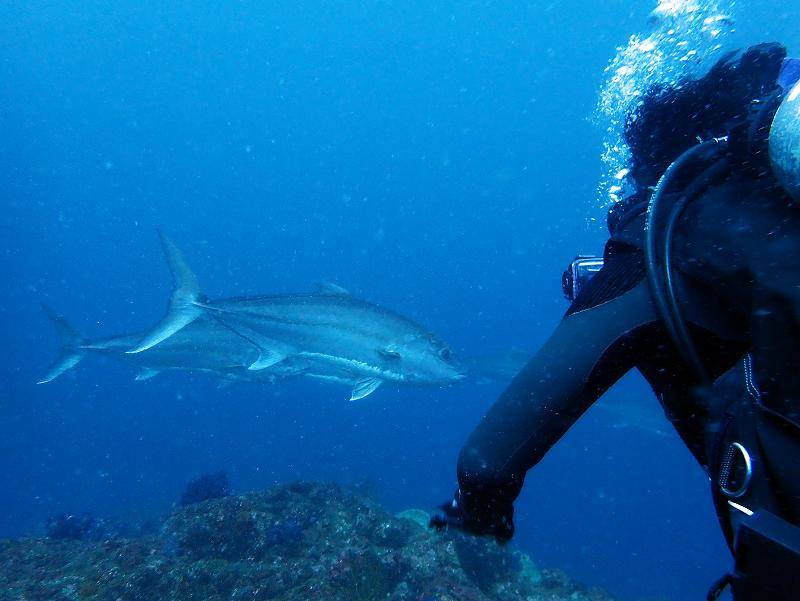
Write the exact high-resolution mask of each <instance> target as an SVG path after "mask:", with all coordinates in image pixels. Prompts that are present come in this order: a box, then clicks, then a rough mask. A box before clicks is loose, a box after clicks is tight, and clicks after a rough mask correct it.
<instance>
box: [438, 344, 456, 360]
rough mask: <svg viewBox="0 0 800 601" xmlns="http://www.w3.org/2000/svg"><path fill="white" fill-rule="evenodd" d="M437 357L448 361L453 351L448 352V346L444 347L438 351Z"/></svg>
mask: <svg viewBox="0 0 800 601" xmlns="http://www.w3.org/2000/svg"><path fill="white" fill-rule="evenodd" d="M439 357H441V358H442V359H444V360H445V361H449V360H450V359H451V358H452V357H453V353H451V352H450V349H449V348H447V347H445V348H443V349H441V350H440V351H439Z"/></svg>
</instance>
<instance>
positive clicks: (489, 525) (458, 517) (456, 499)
mask: <svg viewBox="0 0 800 601" xmlns="http://www.w3.org/2000/svg"><path fill="white" fill-rule="evenodd" d="M439 510H440V512H439V513H435V514H434V515H433V517H431V520H430V522H429V523H428V526H430V527H431V528H435V529H436V530H438V531H442V530H447V529H448V528H455V529H456V530H461V531H462V532H467V533H469V534H475V535H485V534H488V535H491V536H494V538H495V539H496V540H497V542H498V543H507V542H508V541H509V540H511V537H512V536H514V522H513V519H512V518H513V514H514V510H513V507H512V508H509V509H508V511H506V512H504V513H503V514H502V515H501V514H486V515H482V516H480V517H479V516H477V515H472V514H471V513H469V512H467V511H466V510H465V507H464V503H463V502H462V498H461V491H460V490H457V491H456V494H455V495H453V500H452V501H448V502H447V503H444V504H443V505H441V506H440V507H439Z"/></svg>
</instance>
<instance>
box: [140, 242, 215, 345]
mask: <svg viewBox="0 0 800 601" xmlns="http://www.w3.org/2000/svg"><path fill="white" fill-rule="evenodd" d="M158 235H159V236H160V237H161V247H162V248H163V250H164V255H165V257H166V259H167V264H168V265H169V270H170V272H171V273H172V296H171V297H170V299H169V306H168V307H167V314H166V315H165V316H164V318H163V319H162V320H161V321H160V322H159V323H158V324H157V325H156V326H155V327H154V328H153V329H152V330H150V331H149V332H148V333H147V334H145V336H144V338H142V340H141V341H140V342H139V344H138V345H136V346H135V347H134V348H132V349H130V350H129V351H126V352H128V353H141V352H142V351H146V350H147V349H149V348H152V347H154V346H155V345H157V344H158V343H159V342H163V341H164V340H166V339H167V338H169V337H170V336H172V335H173V334H174V333H175V332H177V331H179V330H181V329H182V328H184V327H185V326H187V325H189V324H190V323H192V322H193V321H194V320H195V319H197V318H198V317H200V315H202V314H203V311H204V309H203V308H202V307H199V306H198V305H197V303H198V302H202V300H203V298H204V297H203V292H202V291H201V290H200V284H199V283H198V282H197V276H195V275H194V273H192V270H191V269H189V265H188V264H187V263H186V261H185V260H184V258H183V255H181V251H180V250H178V247H177V246H175V243H174V242H173V241H172V240H170V239H169V238H167V237H166V236H165V235H164V234H163V233H162V232H161V231H159V232H158Z"/></svg>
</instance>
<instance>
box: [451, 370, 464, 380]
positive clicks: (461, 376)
mask: <svg viewBox="0 0 800 601" xmlns="http://www.w3.org/2000/svg"><path fill="white" fill-rule="evenodd" d="M466 377H467V372H465V371H459V372H457V373H456V374H455V375H454V376H453V380H463V379H464V378H466Z"/></svg>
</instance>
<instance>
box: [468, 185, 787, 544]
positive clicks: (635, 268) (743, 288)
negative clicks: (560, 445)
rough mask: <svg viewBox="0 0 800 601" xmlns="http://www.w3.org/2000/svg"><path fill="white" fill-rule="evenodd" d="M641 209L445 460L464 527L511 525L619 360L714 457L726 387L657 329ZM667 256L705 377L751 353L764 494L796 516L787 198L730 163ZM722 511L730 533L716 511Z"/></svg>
mask: <svg viewBox="0 0 800 601" xmlns="http://www.w3.org/2000/svg"><path fill="white" fill-rule="evenodd" d="M644 220H645V215H644V209H643V208H641V207H640V209H639V210H638V211H637V210H636V209H634V210H633V213H632V214H628V215H627V216H626V217H625V219H624V220H623V223H622V224H621V226H620V227H618V228H617V229H616V230H615V231H614V233H613V235H612V237H611V239H610V240H609V242H608V243H607V245H606V250H605V265H604V267H603V268H602V269H601V270H600V272H599V273H598V274H597V275H596V276H595V277H594V279H592V280H591V281H590V282H589V284H588V286H587V287H586V288H585V289H584V290H583V291H582V292H581V294H580V295H579V296H578V298H577V299H576V300H575V301H574V303H573V304H572V306H571V307H570V309H569V311H568V312H567V315H566V316H565V317H564V319H563V320H562V321H561V323H560V324H559V326H558V327H557V328H556V330H555V332H554V333H553V334H552V336H551V337H550V338H549V339H548V341H547V342H546V343H545V344H544V346H543V347H542V348H541V349H540V350H539V351H538V352H537V353H536V355H535V356H534V357H533V358H532V359H531V360H530V362H529V363H528V364H527V365H526V366H525V368H524V369H523V370H522V371H521V372H520V373H519V374H518V375H517V376H516V377H515V378H514V380H513V381H512V382H511V384H510V385H509V387H508V388H507V389H506V390H505V392H504V393H503V394H502V395H501V397H500V398H499V399H498V400H497V401H496V403H495V404H494V405H493V406H492V407H491V409H490V410H489V412H488V413H487V415H486V416H485V417H484V418H483V420H482V421H481V422H480V424H479V425H478V427H477V428H476V429H475V430H474V432H472V434H471V435H470V436H469V439H468V441H467V442H466V444H465V446H464V447H463V449H462V450H461V453H460V455H459V461H458V482H459V497H460V498H459V501H458V502H459V504H460V505H461V510H462V511H463V514H464V516H465V523H466V525H467V529H470V527H471V529H472V530H473V531H476V532H480V531H485V532H486V531H488V532H493V533H495V534H496V535H497V532H498V531H497V529H494V530H493V527H494V526H493V525H496V524H497V523H498V521H501V522H505V523H509V524H510V522H511V516H512V514H513V506H512V502H513V501H514V499H515V498H516V497H517V495H518V494H519V492H520V489H521V488H522V484H523V480H524V478H525V474H526V472H527V471H528V470H529V469H531V468H532V467H533V466H535V465H536V464H537V463H538V462H539V460H541V459H542V457H543V456H544V455H545V453H547V451H548V450H549V449H550V447H551V446H553V444H555V443H556V441H558V440H559V439H560V438H561V436H562V435H563V434H564V433H565V432H566V431H567V430H568V429H569V428H570V426H572V424H573V423H575V421H576V420H577V419H578V418H579V417H580V416H581V415H582V414H583V413H584V412H585V411H586V410H587V409H588V408H589V407H590V406H591V405H592V404H593V403H594V402H595V401H596V400H597V399H598V398H599V397H600V396H601V395H602V394H603V393H604V392H605V391H606V390H607V389H608V388H609V387H610V386H611V385H612V384H614V383H615V382H616V381H617V380H618V379H619V378H620V377H621V376H622V375H624V374H625V373H626V372H627V371H629V370H630V369H632V368H637V369H639V371H640V372H641V373H642V375H643V376H644V377H645V378H646V379H647V381H648V382H649V383H650V385H651V386H652V388H653V391H654V392H655V394H656V397H657V398H658V399H659V401H660V403H661V405H662V407H663V408H664V411H665V414H666V416H667V418H668V419H669V420H670V421H671V422H672V424H673V425H674V426H675V428H676V430H677V431H678V433H679V434H680V436H681V438H682V439H683V441H684V442H685V443H686V445H687V446H688V447H689V449H690V450H691V451H692V453H693V455H694V456H695V457H696V458H697V460H698V461H699V462H700V463H701V464H702V465H703V466H704V467H705V468H706V469H707V470H708V471H709V473H710V474H713V473H714V472H715V470H716V469H717V468H718V462H719V457H717V456H716V454H717V451H715V448H714V444H713V440H712V444H709V431H713V430H714V428H713V427H712V426H714V425H717V429H718V428H719V427H721V426H719V424H720V423H722V422H724V420H725V418H726V411H728V410H729V405H730V403H731V400H730V395H728V397H726V396H725V395H724V394H721V393H720V394H717V393H716V391H713V389H712V392H713V393H709V391H708V390H705V389H702V388H698V381H697V380H696V378H695V375H694V373H693V372H692V370H691V369H690V368H689V366H688V365H687V363H686V362H685V361H684V358H683V357H682V356H681V354H680V353H679V352H678V350H677V349H676V347H675V346H674V344H673V342H672V340H671V339H670V337H669V336H668V335H667V333H666V331H665V329H664V325H663V323H662V321H661V319H660V318H659V314H658V313H657V311H656V309H655V306H654V303H653V297H652V295H651V292H650V290H649V288H648V285H647V281H646V278H645V262H644V257H643V250H642V248H643V246H642V242H643V236H644V234H643V232H644ZM674 265H675V268H676V272H677V275H676V278H677V280H678V281H677V283H676V284H677V288H678V299H679V303H680V308H681V311H682V314H683V317H684V318H685V320H686V322H687V323H688V325H689V330H690V333H691V336H692V339H693V341H694V344H695V346H696V348H697V350H698V353H699V355H700V357H701V358H702V360H703V363H704V367H705V369H706V370H707V371H708V373H709V375H710V376H711V377H712V378H713V379H716V378H718V377H719V376H720V375H722V374H723V373H724V372H726V371H727V370H730V369H731V368H733V367H734V366H736V364H737V363H738V362H740V361H741V359H742V358H743V356H745V354H747V353H750V355H751V356H752V363H753V365H754V371H755V379H756V381H757V382H758V385H759V388H760V392H761V403H762V405H763V411H762V412H760V413H764V414H766V417H764V416H762V417H760V418H759V419H760V420H761V421H764V422H765V423H766V425H763V426H761V427H762V430H776V431H777V437H776V436H772V435H771V436H770V437H768V438H769V440H768V441H767V442H764V441H763V440H762V441H760V442H761V445H762V447H769V445H770V444H774V445H775V447H776V448H774V449H770V448H763V449H762V450H763V452H764V457H765V459H764V464H765V470H766V471H767V472H768V474H767V476H768V478H769V479H770V488H772V489H773V492H774V491H777V494H776V495H775V496H776V497H777V500H775V499H772V500H771V501H769V502H767V501H764V503H766V504H767V506H768V507H769V508H770V509H771V510H773V511H776V512H777V513H778V514H779V515H781V516H782V517H783V519H785V520H788V521H789V522H791V523H793V524H795V525H800V429H799V428H798V425H800V415H798V411H799V410H800V207H798V206H796V205H794V204H792V203H791V202H790V200H789V198H788V197H787V196H786V195H785V193H784V192H783V190H782V189H780V188H779V187H778V186H777V184H776V183H775V181H774V180H773V179H772V178H771V177H754V176H753V175H752V174H749V173H737V172H736V170H732V171H731V172H730V173H729V174H728V176H727V177H726V178H725V180H724V181H723V182H722V183H720V184H717V185H714V186H713V187H711V188H709V189H708V190H706V191H705V192H704V193H703V194H701V195H700V196H699V197H697V198H695V199H694V200H693V201H692V202H691V203H690V204H689V205H688V207H687V208H686V210H685V211H684V213H683V215H682V217H681V220H680V222H679V223H678V225H677V228H676V231H675V237H674ZM736 381H737V382H739V381H741V380H736ZM772 413H774V414H775V415H779V416H780V417H779V418H778V419H777V422H778V423H777V425H776V423H773V422H775V421H776V420H773V419H772V417H770V415H771V414H772ZM767 422H769V423H767ZM771 434H774V433H771ZM778 439H780V440H778ZM772 440H774V441H775V442H774V443H772V442H770V441H772ZM754 502H759V501H754ZM721 511H724V510H721ZM721 520H722V521H723V527H724V528H725V530H726V534H727V535H728V537H729V542H730V543H731V544H733V541H732V531H733V526H731V525H730V524H729V523H726V522H727V521H728V516H723V515H721ZM508 535H509V536H510V532H509V533H508ZM501 538H502V537H501Z"/></svg>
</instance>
